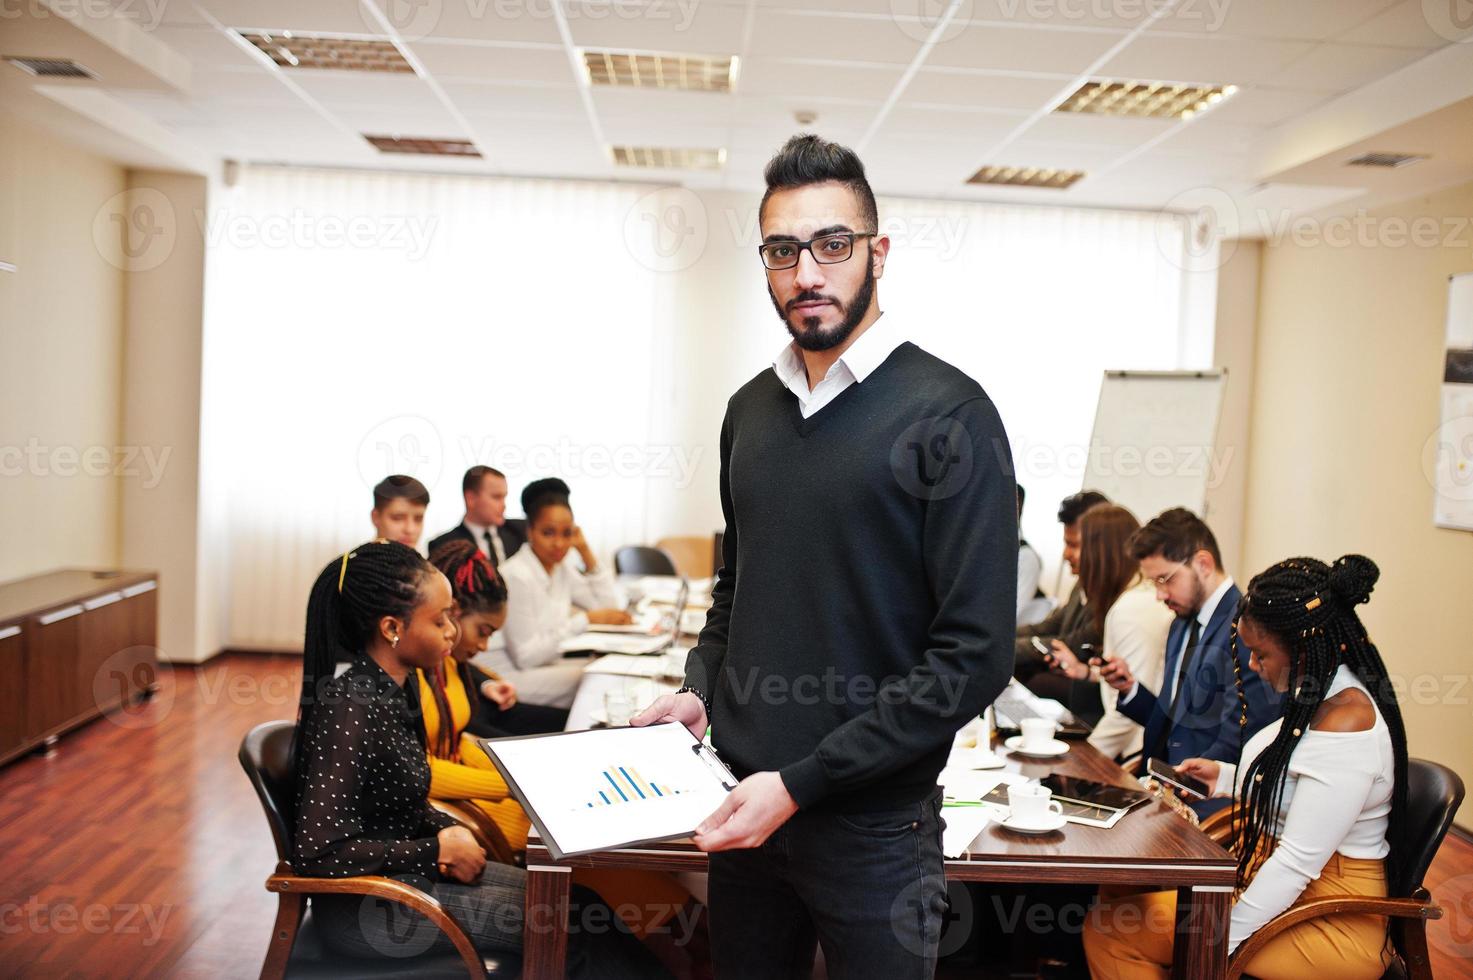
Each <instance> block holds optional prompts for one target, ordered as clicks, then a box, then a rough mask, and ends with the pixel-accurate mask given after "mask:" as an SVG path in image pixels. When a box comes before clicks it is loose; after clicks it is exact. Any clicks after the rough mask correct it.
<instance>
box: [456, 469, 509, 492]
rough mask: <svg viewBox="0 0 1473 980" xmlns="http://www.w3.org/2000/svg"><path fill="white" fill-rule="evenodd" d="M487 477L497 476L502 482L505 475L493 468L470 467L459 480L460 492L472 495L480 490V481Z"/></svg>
mask: <svg viewBox="0 0 1473 980" xmlns="http://www.w3.org/2000/svg"><path fill="white" fill-rule="evenodd" d="M488 476H499V477H501V478H502V479H503V480H505V479H506V474H505V473H503V472H501V471H500V470H498V469H497V468H496V467H494V466H479V465H477V466H472V467H471V468H470V469H468V470H466V471H465V476H463V477H461V478H460V492H461V493H474V492H476V491H478V490H480V489H481V481H483V480H485V479H486V477H488Z"/></svg>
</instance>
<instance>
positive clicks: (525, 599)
mask: <svg viewBox="0 0 1473 980" xmlns="http://www.w3.org/2000/svg"><path fill="white" fill-rule="evenodd" d="M574 555H575V553H574V552H569V554H568V558H567V560H566V561H564V562H562V564H560V565H557V566H556V567H555V568H553V570H552V572H551V573H549V572H548V571H547V569H545V568H543V567H542V562H541V560H539V559H538V557H537V555H536V554H535V553H533V551H532V549H531V548H530V547H527V548H519V549H518V550H517V553H516V554H514V555H512V556H511V557H510V558H508V559H507V560H506V562H505V563H504V564H503V565H502V566H501V569H500V571H501V578H502V581H504V582H505V583H506V592H507V599H506V625H505V626H504V627H503V628H502V629H501V630H500V631H499V633H498V635H501V636H505V637H506V648H505V650H504V651H500V652H498V651H495V650H488V651H487V655H488V659H489V665H490V666H491V667H492V668H493V669H494V670H496V671H497V672H498V673H501V674H507V673H512V672H515V671H518V670H528V669H530V668H533V667H541V666H543V665H545V664H550V663H555V662H556V661H557V660H558V658H559V657H561V656H562V650H561V649H560V646H559V645H560V644H561V643H562V641H563V640H565V639H567V638H568V637H570V636H577V635H578V634H579V633H582V632H583V631H584V630H586V629H588V616H587V614H586V613H585V612H583V610H588V609H615V608H617V609H622V608H624V604H625V602H626V600H625V597H624V593H623V590H621V589H620V588H619V586H618V585H617V584H616V583H615V582H614V577H613V576H612V575H610V574H609V573H608V572H607V571H606V570H605V569H604V568H603V566H602V565H600V566H599V567H598V569H597V570H596V571H594V572H593V573H592V574H591V575H585V574H583V573H582V572H580V571H579V570H578V569H577V568H576V567H575V566H574V565H573V562H574V561H575V560H576V559H575V557H574ZM575 607H576V611H575Z"/></svg>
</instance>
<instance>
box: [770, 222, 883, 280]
mask: <svg viewBox="0 0 1473 980" xmlns="http://www.w3.org/2000/svg"><path fill="white" fill-rule="evenodd" d="M877 234H878V232H873V231H841V232H838V233H837V234H833V235H820V236H818V237H817V238H810V239H808V241H806V242H766V243H764V244H762V245H758V246H757V254H758V255H760V256H762V264H763V265H765V266H767V268H769V269H772V270H774V271H776V270H780V269H791V268H793V267H794V266H796V265H797V264H798V256H800V255H802V254H803V250H804V249H807V250H808V254H809V255H812V256H813V261H815V262H817V263H818V264H819V265H835V264H837V263H839V262H845V261H847V260H848V259H849V256H851V255H853V254H854V240H855V239H856V238H873V237H875V235H877Z"/></svg>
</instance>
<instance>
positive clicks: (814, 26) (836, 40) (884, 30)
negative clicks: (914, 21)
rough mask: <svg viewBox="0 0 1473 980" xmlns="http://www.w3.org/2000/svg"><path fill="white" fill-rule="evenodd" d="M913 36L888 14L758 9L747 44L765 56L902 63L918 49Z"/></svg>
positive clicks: (902, 64) (918, 46)
mask: <svg viewBox="0 0 1473 980" xmlns="http://www.w3.org/2000/svg"><path fill="white" fill-rule="evenodd" d="M920 47H921V42H920V40H919V39H918V38H916V37H913V36H911V35H910V34H907V33H906V32H905V31H903V30H901V29H900V27H898V26H897V25H896V22H895V20H894V19H893V18H889V17H851V16H841V15H837V14H835V15H829V14H812V13H800V12H796V11H784V10H759V11H758V12H757V15H756V19H755V21H754V23H753V28H752V49H753V50H754V51H758V52H761V54H762V55H763V56H764V57H768V58H810V59H811V58H818V59H824V60H834V61H862V62H871V63H876V64H893V65H900V66H904V65H907V64H909V63H910V61H911V59H913V58H914V57H915V55H916V52H917V51H919V50H920Z"/></svg>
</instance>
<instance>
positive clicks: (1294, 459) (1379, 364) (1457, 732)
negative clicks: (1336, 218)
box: [1243, 184, 1473, 824]
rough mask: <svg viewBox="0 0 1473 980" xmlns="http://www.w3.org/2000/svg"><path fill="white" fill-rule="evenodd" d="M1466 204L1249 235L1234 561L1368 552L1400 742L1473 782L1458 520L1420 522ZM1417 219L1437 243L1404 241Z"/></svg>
mask: <svg viewBox="0 0 1473 980" xmlns="http://www.w3.org/2000/svg"><path fill="white" fill-rule="evenodd" d="M1469 216H1473V184H1466V185H1463V186H1461V187H1457V188H1454V189H1451V190H1447V191H1443V192H1441V193H1438V194H1436V195H1432V196H1429V197H1425V198H1418V199H1414V200H1411V201H1407V202H1404V203H1402V204H1400V205H1397V206H1393V207H1389V208H1385V209H1381V210H1378V211H1374V212H1371V213H1370V214H1369V215H1368V220H1367V221H1366V222H1363V223H1362V224H1364V225H1365V226H1366V227H1367V228H1368V229H1369V230H1368V231H1365V232H1356V231H1354V230H1353V229H1352V232H1351V234H1350V235H1349V236H1341V235H1339V234H1337V233H1336V232H1338V231H1339V229H1338V228H1326V229H1324V230H1325V232H1326V234H1325V235H1323V236H1322V240H1320V241H1319V242H1314V241H1299V242H1295V241H1287V240H1286V241H1280V242H1271V243H1269V244H1268V245H1267V246H1266V247H1265V248H1264V250H1263V263H1262V281H1261V287H1260V292H1259V306H1258V335H1257V347H1258V350H1257V355H1256V358H1255V363H1256V372H1257V377H1256V380H1255V384H1254V398H1253V415H1252V429H1251V452H1250V457H1249V461H1248V470H1247V482H1248V486H1247V518H1246V526H1245V534H1244V553H1245V561H1244V563H1243V571H1244V573H1251V572H1253V571H1257V570H1261V569H1262V568H1264V567H1266V566H1267V565H1269V564H1271V563H1272V562H1274V561H1277V560H1279V559H1281V558H1285V557H1288V556H1291V555H1301V554H1307V555H1313V556H1316V557H1319V558H1323V559H1327V560H1332V559H1334V558H1336V557H1337V556H1339V555H1341V554H1343V553H1345V552H1361V553H1363V554H1366V555H1369V556H1370V557H1371V558H1373V559H1374V560H1375V561H1376V562H1377V563H1378V564H1379V565H1380V566H1381V582H1380V585H1379V586H1378V587H1377V589H1376V592H1375V595H1374V596H1373V597H1372V599H1371V603H1370V605H1369V606H1366V607H1363V610H1362V615H1363V617H1364V619H1365V622H1366V626H1367V628H1368V629H1369V630H1370V633H1371V638H1372V639H1373V640H1374V641H1375V642H1376V643H1377V644H1378V646H1379V647H1380V649H1381V653H1382V655H1383V656H1384V657H1385V659H1386V662H1387V666H1388V668H1389V669H1390V671H1391V673H1392V674H1393V676H1394V677H1396V678H1399V679H1401V680H1403V681H1404V682H1405V684H1406V687H1405V689H1404V690H1405V693H1404V694H1403V697H1402V708H1403V714H1404V716H1405V719H1406V724H1407V734H1408V739H1409V741H1410V744H1411V752H1412V754H1413V755H1415V756H1422V757H1425V758H1430V759H1434V760H1436V761H1439V762H1442V763H1444V764H1446V765H1449V766H1452V767H1453V768H1454V769H1456V770H1458V772H1459V773H1460V775H1461V776H1462V777H1463V779H1464V780H1465V781H1466V782H1469V783H1473V708H1470V704H1473V690H1470V684H1469V675H1470V668H1469V663H1470V660H1469V651H1470V644H1473V602H1470V601H1469V598H1470V596H1473V534H1470V533H1468V532H1460V531H1450V530H1442V529H1439V528H1436V527H1434V526H1433V524H1432V487H1431V485H1430V484H1429V482H1428V480H1427V477H1426V476H1424V475H1423V461H1424V448H1425V447H1426V444H1427V442H1428V440H1429V438H1430V437H1431V436H1432V435H1433V433H1434V430H1435V429H1436V428H1437V427H1438V425H1439V421H1440V420H1439V383H1440V381H1441V372H1442V362H1443V340H1444V330H1445V316H1446V312H1447V277H1448V276H1449V275H1451V274H1453V273H1457V272H1468V271H1473V248H1470V243H1469V239H1470V236H1473V229H1470V228H1469V226H1468V217H1469ZM1418 218H1424V219H1432V220H1433V222H1434V226H1435V227H1436V233H1435V234H1434V235H1432V236H1431V237H1432V238H1434V239H1436V240H1437V241H1438V244H1436V245H1420V246H1419V245H1413V244H1409V243H1407V241H1406V239H1407V234H1406V229H1407V227H1408V224H1407V223H1410V222H1414V221H1415V220H1416V219H1418ZM1412 227H1416V226H1412ZM1347 237H1348V238H1349V241H1348V242H1347V241H1346V238H1347ZM1363 237H1364V238H1367V239H1368V241H1365V242H1362V241H1360V239H1361V238H1363ZM1450 239H1451V240H1450ZM1470 812H1473V811H1470V810H1469V809H1468V808H1467V807H1465V808H1464V810H1463V811H1462V814H1461V822H1463V823H1464V824H1466V823H1468V822H1469V814H1470Z"/></svg>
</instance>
